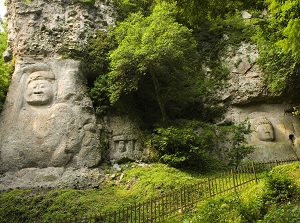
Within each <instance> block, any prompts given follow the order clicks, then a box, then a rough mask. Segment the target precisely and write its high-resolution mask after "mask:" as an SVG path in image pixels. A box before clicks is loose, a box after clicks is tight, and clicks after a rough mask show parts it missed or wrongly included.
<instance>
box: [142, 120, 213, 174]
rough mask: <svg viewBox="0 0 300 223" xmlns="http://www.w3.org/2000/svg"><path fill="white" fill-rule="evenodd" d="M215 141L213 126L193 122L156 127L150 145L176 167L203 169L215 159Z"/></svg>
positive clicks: (164, 159)
mask: <svg viewBox="0 0 300 223" xmlns="http://www.w3.org/2000/svg"><path fill="white" fill-rule="evenodd" d="M190 124H191V123H190ZM197 128H198V132H197V131H196V130H197ZM215 141H216V135H215V132H214V128H213V126H209V125H204V124H201V123H198V122H193V123H192V124H191V125H185V126H183V127H178V126H170V127H166V128H164V127H161V128H156V129H155V130H154V132H153V133H152V134H151V136H150V140H149V141H148V145H149V146H150V147H151V148H152V149H153V150H154V151H155V153H156V158H157V159H158V160H159V161H160V162H162V163H166V164H169V165H171V166H174V167H187V168H196V169H203V168H205V167H206V166H207V165H209V163H210V162H211V161H212V160H213V159H212V157H211V155H210V152H211V151H212V149H213V148H214V147H215V144H214V143H215Z"/></svg>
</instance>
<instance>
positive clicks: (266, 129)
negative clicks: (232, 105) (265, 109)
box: [253, 116, 275, 142]
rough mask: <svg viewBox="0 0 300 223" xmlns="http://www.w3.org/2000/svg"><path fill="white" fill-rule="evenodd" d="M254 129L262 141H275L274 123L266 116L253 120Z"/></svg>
mask: <svg viewBox="0 0 300 223" xmlns="http://www.w3.org/2000/svg"><path fill="white" fill-rule="evenodd" d="M253 130H254V131H255V132H256V134H257V137H258V139H259V140H261V141H266V142H268V141H274V140H275V133H274V128H273V125H272V123H271V122H270V121H269V120H268V119H267V117H265V116H261V117H258V118H256V119H255V120H254V121H253Z"/></svg>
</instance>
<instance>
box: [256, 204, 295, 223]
mask: <svg viewBox="0 0 300 223" xmlns="http://www.w3.org/2000/svg"><path fill="white" fill-rule="evenodd" d="M299 222H300V207H299V204H298V205H295V204H286V205H281V206H279V207H274V208H273V209H271V211H269V212H268V214H266V215H265V217H264V220H263V221H261V223H299Z"/></svg>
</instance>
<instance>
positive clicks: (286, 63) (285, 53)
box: [255, 0, 300, 95]
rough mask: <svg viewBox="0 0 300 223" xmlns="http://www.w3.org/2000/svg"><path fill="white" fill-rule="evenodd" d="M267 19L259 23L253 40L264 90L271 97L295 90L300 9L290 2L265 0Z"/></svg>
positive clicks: (297, 3) (291, 0)
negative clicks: (266, 89)
mask: <svg viewBox="0 0 300 223" xmlns="http://www.w3.org/2000/svg"><path fill="white" fill-rule="evenodd" d="M266 2H267V3H268V4H269V6H268V9H269V15H268V16H267V17H265V18H264V19H263V20H262V21H261V22H260V23H259V26H257V28H258V32H257V35H256V37H255V39H256V41H257V43H258V48H259V54H260V58H259V60H258V62H259V64H260V65H261V66H262V68H263V69H264V73H265V76H266V77H265V79H266V82H267V84H268V89H269V91H270V92H271V93H273V94H275V95H280V94H282V93H284V92H285V91H286V90H287V89H288V90H289V92H293V91H296V90H298V86H297V85H296V84H295V82H298V80H299V76H298V73H299V58H300V57H299V56H300V51H299V43H298V42H299V41H298V39H299V38H298V35H299V34H298V30H299V29H298V28H299V24H300V23H299V20H298V18H299V16H300V10H299V9H300V6H299V1H298V0H297V1H294V0H286V1H279V0H266Z"/></svg>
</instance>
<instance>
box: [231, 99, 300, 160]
mask: <svg viewBox="0 0 300 223" xmlns="http://www.w3.org/2000/svg"><path fill="white" fill-rule="evenodd" d="M289 108H290V105H287V104H283V103H282V104H266V103H263V104H254V105H243V106H234V107H231V108H230V109H229V110H228V112H227V114H226V119H227V120H232V122H234V123H241V122H245V123H247V125H248V126H249V127H250V129H251V133H250V134H249V135H248V136H247V142H248V144H249V145H252V146H254V147H255V148H256V149H255V151H254V152H253V153H252V154H250V155H248V157H247V159H250V160H254V161H269V160H287V159H297V158H300V120H299V117H297V116H292V115H291V114H290V113H286V112H285V111H286V110H287V109H289Z"/></svg>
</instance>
